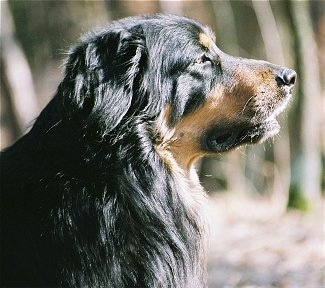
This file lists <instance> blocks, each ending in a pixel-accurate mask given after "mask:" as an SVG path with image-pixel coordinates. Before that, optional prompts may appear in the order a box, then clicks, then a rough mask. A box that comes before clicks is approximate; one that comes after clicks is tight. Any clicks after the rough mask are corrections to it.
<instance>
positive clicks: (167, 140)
mask: <svg viewBox="0 0 325 288" xmlns="http://www.w3.org/2000/svg"><path fill="white" fill-rule="evenodd" d="M202 35H205V34H202ZM206 37H207V36H206ZM234 76H235V79H236V82H234V85H233V86H230V87H225V86H223V85H221V84H218V85H217V86H216V87H215V88H214V89H213V91H211V94H210V95H209V96H208V97H207V100H206V102H205V103H204V105H202V106H201V107H199V108H197V109H196V110H195V111H193V112H192V113H190V114H188V115H186V116H184V117H183V118H182V119H180V120H179V121H178V122H177V123H176V125H175V126H174V127H168V125H167V123H168V120H169V119H170V113H171V108H170V107H167V108H166V109H165V110H164V111H163V112H162V113H161V116H160V117H159V119H158V121H157V130H158V131H159V133H158V134H159V135H160V138H161V139H159V141H157V145H156V149H157V152H158V153H159V154H160V155H161V157H162V159H163V161H164V162H165V163H166V164H167V166H169V167H170V169H171V170H174V169H175V167H176V166H178V167H180V168H181V169H182V170H184V171H185V173H189V171H190V170H191V167H192V166H193V163H194V162H195V161H196V160H198V159H199V158H200V157H202V156H204V155H206V152H205V151H203V150H202V146H201V142H200V141H202V133H204V131H207V130H208V129H209V128H210V127H213V126H215V125H216V124H217V123H226V124H227V123H228V124H229V125H230V126H231V123H238V122H241V121H242V122H243V121H248V120H249V121H251V122H253V121H257V122H258V121H260V119H259V116H260V115H261V113H262V112H263V107H267V105H270V103H272V101H274V100H272V98H271V99H270V98H269V97H268V95H270V94H271V95H272V94H273V95H276V93H275V91H276V90H277V89H278V87H277V86H276V84H274V83H273V82H274V80H273V79H272V77H273V76H272V74H270V73H268V71H261V72H260V73H258V71H254V70H253V69H245V68H244V69H243V68H239V69H238V70H237V71H236V73H235V74H234ZM265 78H266V79H265ZM271 79H272V81H271ZM252 107H253V108H252ZM261 107H262V108H261ZM264 109H266V108H264ZM255 119H256V120H255Z"/></svg>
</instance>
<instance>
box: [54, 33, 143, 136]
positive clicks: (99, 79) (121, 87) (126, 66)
mask: <svg viewBox="0 0 325 288" xmlns="http://www.w3.org/2000/svg"><path fill="white" fill-rule="evenodd" d="M146 54H147V53H146V47H145V39H144V34H143V31H142V28H141V27H135V28H133V29H130V30H122V29H121V30H120V31H108V32H105V33H102V34H98V35H96V36H93V37H92V38H91V39H90V40H85V41H83V42H82V43H81V44H79V45H78V46H76V47H75V48H74V49H73V50H72V52H71V53H70V57H69V58H68V61H67V64H66V73H65V78H64V80H63V82H62V83H61V85H60V88H61V92H62V94H63V101H64V106H65V107H67V110H68V113H69V114H70V115H71V116H70V117H71V118H75V117H76V115H78V116H77V117H79V119H80V118H81V120H82V121H83V122H84V124H86V125H87V126H93V125H96V126H97V127H95V128H96V129H97V130H98V131H99V130H100V132H101V133H107V132H110V131H112V130H113V129H114V128H115V127H116V126H117V125H118V124H119V123H120V122H121V120H122V119H123V117H124V116H125V114H126V113H127V112H128V111H129V109H130V107H131V104H132V103H133V102H134V101H133V98H134V94H135V90H137V87H138V86H139V83H136V82H139V81H140V79H141V73H143V69H144V63H145V59H146ZM103 130H105V131H103Z"/></svg>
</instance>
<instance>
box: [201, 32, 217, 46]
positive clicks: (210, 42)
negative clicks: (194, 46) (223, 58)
mask: <svg viewBox="0 0 325 288" xmlns="http://www.w3.org/2000/svg"><path fill="white" fill-rule="evenodd" d="M199 42H200V43H201V44H202V46H203V47H205V48H208V49H211V47H212V45H213V44H214V41H213V40H212V39H211V37H209V36H208V35H206V34H205V33H200V35H199Z"/></svg>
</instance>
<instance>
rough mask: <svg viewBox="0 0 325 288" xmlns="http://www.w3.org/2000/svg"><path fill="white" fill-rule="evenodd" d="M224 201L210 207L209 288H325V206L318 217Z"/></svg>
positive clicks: (271, 206) (243, 200)
mask: <svg viewBox="0 0 325 288" xmlns="http://www.w3.org/2000/svg"><path fill="white" fill-rule="evenodd" d="M224 195H225V194H222V196H213V197H211V200H210V202H209V216H210V219H211V240H210V251H209V255H208V256H209V265H208V275H209V276H208V284H209V288H219V287H220V288H232V287H246V288H253V287H255V288H256V287H260V288H262V287H263V288H269V287H278V288H296V287H297V288H300V287H306V288H322V287H325V230H324V228H325V221H324V220H325V218H324V213H323V212H322V211H324V205H323V203H322V204H321V205H320V206H322V207H319V209H317V210H318V211H317V212H314V213H311V212H309V213H307V214H306V213H301V212H297V211H289V212H286V213H285V212H282V213H281V212H279V209H277V207H274V203H273V204H272V203H270V202H268V201H265V200H252V199H248V198H247V197H242V196H241V197H237V196H236V197H235V196H234V195H232V196H230V197H229V196H224Z"/></svg>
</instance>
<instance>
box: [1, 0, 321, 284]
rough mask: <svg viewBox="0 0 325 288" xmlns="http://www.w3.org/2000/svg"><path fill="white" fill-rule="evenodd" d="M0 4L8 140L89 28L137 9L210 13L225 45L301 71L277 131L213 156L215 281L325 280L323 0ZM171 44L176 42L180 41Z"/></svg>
mask: <svg viewBox="0 0 325 288" xmlns="http://www.w3.org/2000/svg"><path fill="white" fill-rule="evenodd" d="M0 5H1V55H0V57H1V110H0V116H1V122H0V129H1V130H0V132H1V134H0V136H1V143H0V148H1V149H3V148H5V147H6V146H8V145H10V144H11V143H13V141H15V140H16V139H17V138H18V137H19V136H21V135H22V134H23V133H25V132H26V131H27V130H28V129H29V127H30V126H31V125H32V123H33V120H34V119H35V118H36V117H37V115H38V113H39V112H40V110H41V109H42V108H43V107H44V106H45V105H46V103H47V102H48V101H49V99H50V98H51V97H52V96H53V95H54V93H55V91H56V88H57V86H58V84H59V82H60V80H61V78H62V71H63V63H64V59H65V54H66V52H67V51H68V49H69V47H70V46H71V45H72V44H73V43H76V41H78V38H79V37H80V36H81V35H82V34H83V33H85V32H87V31H89V30H91V29H96V28H97V27H102V26H105V25H107V24H108V23H110V22H111V21H113V20H115V19H118V18H121V17H124V16H130V15H137V14H148V13H173V14H181V15H186V16H188V17H190V18H194V19H197V20H199V21H201V22H202V23H204V24H207V25H209V26H210V27H212V29H213V30H214V31H215V32H216V36H217V45H218V46H219V47H220V48H221V49H222V50H223V51H225V52H226V53H228V54H231V55H234V56H241V57H246V58H256V59H265V60H268V61H270V62H273V63H276V64H279V65H284V66H287V67H290V68H293V69H295V70H296V71H297V73H298V81H297V84H296V87H295V92H294V95H293V99H292V101H291V104H290V107H289V108H288V109H287V110H286V112H284V113H283V114H282V115H281V116H280V122H281V126H282V129H281V132H280V134H279V136H277V137H275V139H273V140H270V141H267V142H266V143H264V144H260V145H257V146H253V147H241V148H239V149H237V150H235V151H233V152H230V153H228V154H224V155H220V156H216V157H214V158H209V159H204V160H202V161H201V162H200V163H199V165H198V170H199V173H200V177H201V180H202V183H203V185H204V186H205V188H206V190H207V191H208V192H209V194H210V196H211V197H210V198H211V201H210V202H211V203H210V208H211V209H210V210H209V211H210V212H209V213H210V214H211V219H212V232H211V234H212V236H213V237H212V238H213V239H212V244H211V253H210V254H211V255H210V262H209V263H210V264H209V284H210V287H325V284H324V275H323V274H322V268H324V254H325V243H324V241H325V237H324V233H325V231H324V228H325V224H324V214H323V213H322V211H323V208H324V205H323V203H324V201H323V196H324V192H322V191H324V190H325V189H324V187H325V173H324V164H325V154H324V151H325V144H324V143H325V109H324V108H325V92H324V88H325V81H324V77H325V1H295V0H284V1H267V0H265V1H251V0H246V1H231V0H224V1H213V0H211V1H209V0H205V1H204V0H202V1H186V0H183V1H181V0H178V1H177V0H175V1H158V0H151V1H139V0H138V1H136V0H134V1H122V0H107V1H18V0H7V1H6V0H2V1H1V2H0ZM171 53H172V51H171Z"/></svg>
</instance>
